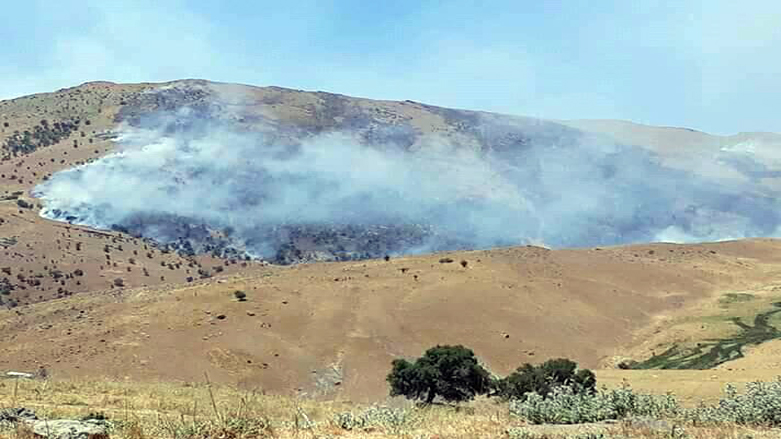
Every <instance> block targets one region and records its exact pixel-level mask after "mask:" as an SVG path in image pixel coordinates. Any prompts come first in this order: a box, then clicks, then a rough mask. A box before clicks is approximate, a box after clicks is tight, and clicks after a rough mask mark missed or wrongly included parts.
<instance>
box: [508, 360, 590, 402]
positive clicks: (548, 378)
mask: <svg viewBox="0 0 781 439" xmlns="http://www.w3.org/2000/svg"><path fill="white" fill-rule="evenodd" d="M577 367H578V365H577V363H575V362H574V361H571V360H568V359H565V358H559V359H553V360H548V361H546V362H544V363H542V364H541V365H539V366H533V365H531V364H524V365H523V366H521V367H519V368H518V369H516V371H515V372H513V373H511V374H510V375H508V376H507V377H506V378H504V379H501V380H499V381H498V382H497V384H496V387H497V388H496V392H495V394H496V395H499V396H501V397H503V398H506V399H523V398H525V395H526V394H527V393H531V392H534V393H537V394H538V395H540V396H542V397H543V398H545V397H547V396H548V394H550V393H551V391H552V390H553V388H554V387H556V386H570V387H571V388H572V390H573V392H574V393H581V392H584V393H593V392H594V391H595V389H596V386H597V380H596V377H595V376H594V373H593V372H591V371H590V370H588V369H581V370H577Z"/></svg>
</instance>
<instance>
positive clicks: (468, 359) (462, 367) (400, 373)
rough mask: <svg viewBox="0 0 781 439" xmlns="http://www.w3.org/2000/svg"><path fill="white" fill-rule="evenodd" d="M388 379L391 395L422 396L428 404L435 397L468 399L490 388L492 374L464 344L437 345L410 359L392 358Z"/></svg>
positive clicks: (448, 399)
mask: <svg viewBox="0 0 781 439" xmlns="http://www.w3.org/2000/svg"><path fill="white" fill-rule="evenodd" d="M392 366H393V368H392V370H391V372H390V374H388V377H387V381H388V383H389V384H390V395H391V396H399V395H403V396H405V397H407V398H408V399H416V400H423V401H425V402H426V403H428V404H430V403H432V402H433V401H434V399H435V398H436V397H441V398H442V399H444V400H445V401H455V402H459V401H468V400H471V399H472V398H474V397H475V396H476V395H481V394H484V393H487V392H488V391H489V390H490V389H491V382H492V381H491V376H490V374H489V373H488V371H486V370H485V369H484V368H483V367H482V366H481V365H480V364H479V362H478V360H477V357H475V354H474V352H472V350H471V349H468V348H465V347H464V346H461V345H457V346H436V347H433V348H431V349H429V350H427V351H426V353H425V354H424V355H423V356H422V357H420V358H418V359H417V360H415V362H414V363H410V362H409V361H407V360H404V359H396V360H393V362H392Z"/></svg>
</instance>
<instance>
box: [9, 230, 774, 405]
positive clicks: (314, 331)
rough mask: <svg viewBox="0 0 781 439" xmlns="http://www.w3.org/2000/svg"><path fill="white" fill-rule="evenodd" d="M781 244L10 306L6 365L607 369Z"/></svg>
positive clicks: (320, 377)
mask: <svg viewBox="0 0 781 439" xmlns="http://www.w3.org/2000/svg"><path fill="white" fill-rule="evenodd" d="M780 246H781V243H779V242H778V241H773V240H755V241H744V242H729V243H720V244H707V245H693V246H677V245H662V244H657V245H647V246H633V247H625V248H606V249H591V250H559V251H550V250H546V249H541V248H535V247H522V248H508V249H496V250H490V251H479V252H467V253H459V254H451V255H436V256H422V257H410V258H400V259H392V260H390V261H388V262H386V261H366V262H357V263H356V262H347V263H322V264H309V265H301V266H295V267H258V268H251V269H248V270H247V271H245V272H243V273H241V274H237V275H226V276H221V277H218V278H214V279H209V280H204V281H198V282H195V283H193V284H191V285H181V286H176V285H169V286H166V287H164V288H159V287H158V288H141V289H115V290H113V291H101V292H94V293H89V294H82V295H79V296H73V297H70V298H67V299H62V300H56V301H50V302H46V303H39V304H36V305H32V306H28V307H24V308H16V309H13V310H5V311H2V312H0V333H2V334H3V338H2V340H1V341H0V349H1V350H2V352H3V353H4V355H3V356H2V359H0V368H2V369H15V370H16V369H21V370H34V369H36V368H37V367H39V366H44V367H46V368H47V369H48V370H49V371H50V372H51V373H53V374H56V375H58V376H62V377H96V376H108V377H113V378H119V379H124V377H130V378H132V379H141V380H157V379H163V380H185V381H198V380H201V379H202V377H203V374H204V372H207V373H208V374H209V376H210V377H212V379H213V380H216V381H219V382H223V383H230V384H238V385H241V386H252V387H255V386H257V387H260V388H262V389H265V390H267V391H271V392H279V393H284V394H290V393H291V392H292V393H296V392H304V393H307V394H309V395H326V396H329V397H332V396H340V397H347V398H352V399H357V400H372V399H376V398H379V397H382V396H383V395H384V394H385V392H386V388H385V383H384V380H383V379H384V375H385V374H386V373H387V370H388V366H389V363H390V360H391V359H393V358H395V357H398V356H416V355H419V354H420V353H421V352H422V351H423V350H425V349H426V348H427V347H430V346H431V345H434V344H437V343H463V344H465V345H467V346H470V347H472V348H474V349H475V351H476V353H477V354H478V355H479V356H480V357H481V358H483V359H485V361H486V363H487V365H488V367H490V369H491V370H493V371H494V372H496V373H499V374H504V373H507V372H508V371H510V370H512V369H513V368H515V367H516V366H518V365H520V364H521V363H523V362H536V361H541V360H544V359H546V358H549V357H556V356H566V357H570V358H574V359H576V360H577V361H579V362H580V363H581V364H583V365H585V366H588V367H596V366H599V365H600V363H601V364H606V363H609V362H610V360H611V359H612V358H613V357H615V356H621V357H626V356H629V355H633V353H638V354H640V353H644V349H645V348H647V346H646V344H647V343H646V342H647V341H648V340H647V339H645V338H644V334H645V332H651V333H656V334H657V335H658V334H660V333H663V332H664V329H665V327H666V326H667V327H669V326H671V325H670V323H669V322H670V321H677V320H676V319H679V318H681V317H686V318H688V319H689V321H691V319H692V318H696V317H697V316H698V315H701V314H702V313H701V311H700V310H702V309H704V308H705V307H707V306H710V304H714V303H718V301H719V299H720V298H721V297H722V295H723V294H724V293H725V292H728V291H746V290H760V289H762V288H766V287H768V286H769V285H772V284H773V283H774V282H775V279H776V277H777V276H776V273H777V272H778V267H779V266H781V265H779V264H781V256H778V255H779V254H781V252H779V247H780ZM447 257H450V258H452V259H454V262H450V263H448V262H445V261H447V259H444V258H447ZM441 260H442V261H443V262H440V261H441ZM461 260H464V261H466V264H465V265H466V266H465V267H464V266H463V265H462V264H460V263H459V262H460V261H461ZM236 290H241V291H244V292H246V294H247V300H246V301H245V302H241V301H237V300H236V299H235V297H234V292H235V291H236ZM768 291H769V290H768ZM768 294H770V293H768ZM660 325H661V326H660ZM673 335H674V336H677V338H679V339H680V338H681V336H682V333H681V332H680V331H679V332H678V333H677V334H673ZM683 335H685V336H686V337H683V338H687V337H688V338H696V337H707V335H708V334H706V333H696V332H694V331H688V332H687V333H686V334H683ZM638 336H640V338H638ZM667 341H668V343H669V341H670V340H667ZM636 358H638V359H641V358H639V357H636Z"/></svg>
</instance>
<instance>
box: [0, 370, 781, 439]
mask: <svg viewBox="0 0 781 439" xmlns="http://www.w3.org/2000/svg"><path fill="white" fill-rule="evenodd" d="M779 389H781V381H778V382H771V383H752V384H749V386H748V387H747V390H746V392H745V393H744V394H739V393H738V392H736V391H734V389H732V390H730V389H728V390H727V394H726V395H725V397H724V398H723V399H722V400H721V401H720V403H719V404H717V405H715V406H709V407H704V406H703V407H693V408H683V407H681V406H680V405H678V403H677V401H675V399H674V398H673V397H671V396H658V395H644V394H638V393H636V392H634V391H632V390H631V388H629V387H628V386H624V387H622V388H619V389H613V390H610V391H608V390H601V391H600V392H597V393H595V394H592V395H587V394H580V395H575V394H573V393H571V392H568V391H567V390H566V387H563V388H560V389H559V390H558V392H557V394H556V396H553V397H549V398H546V399H543V398H536V399H535V398H527V400H526V401H525V402H523V403H511V405H510V407H509V409H508V408H507V406H506V405H505V404H503V403H502V404H501V406H502V407H497V404H496V403H495V402H490V401H488V400H480V401H475V402H473V403H471V404H470V405H469V406H468V407H464V406H460V407H454V406H449V405H429V406H425V407H416V406H413V405H404V406H402V407H394V408H391V407H387V406H380V405H369V406H364V407H362V406H360V405H356V404H351V403H345V402H336V401H315V400H308V399H297V398H289V397H282V396H271V395H264V394H261V393H258V392H251V391H242V390H238V389H235V388H230V387H218V386H211V385H206V384H199V383H187V384H184V385H182V384H173V383H133V382H128V381H124V382H111V381H104V380H89V381H81V382H80V381H59V380H51V379H49V380H46V381H33V380H22V381H18V382H16V383H15V385H13V386H8V385H5V386H0V406H2V407H28V408H31V409H33V410H35V412H36V414H37V415H38V417H39V418H41V419H63V418H65V419H81V420H97V421H100V422H106V423H108V425H109V426H110V434H111V437H116V438H142V437H143V438H157V437H173V438H193V439H195V438H212V437H224V438H250V437H252V438H265V437H269V438H270V437H274V438H280V439H284V438H294V437H313V438H315V437H317V438H335V437H341V438H345V439H349V438H363V437H373V438H378V439H382V438H390V437H404V438H429V439H430V438H435V437H436V438H454V439H474V438H494V437H509V438H518V439H600V438H602V439H618V438H622V439H630V438H631V439H683V438H692V439H693V438H697V439H748V438H752V439H771V438H777V437H778V430H770V429H769V428H770V427H773V426H776V425H779V424H777V417H778V413H779V404H781V392H779ZM497 409H499V410H497ZM534 419H536V420H538V421H539V422H540V423H533V422H532V420H534ZM595 419H603V420H604V419H620V420H619V421H617V422H615V423H611V424H609V423H600V422H590V423H588V424H583V425H577V426H569V427H566V428H565V427H564V426H562V427H556V426H554V425H550V424H548V425H543V424H542V422H557V423H560V422H562V421H586V420H595ZM18 431H19V430H18V426H15V424H14V423H13V422H0V437H19V436H15V435H17V432H18Z"/></svg>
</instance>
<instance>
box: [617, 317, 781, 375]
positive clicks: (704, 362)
mask: <svg viewBox="0 0 781 439" xmlns="http://www.w3.org/2000/svg"><path fill="white" fill-rule="evenodd" d="M772 306H773V308H774V309H771V310H769V311H765V312H763V313H759V314H757V315H756V316H755V317H754V324H753V325H749V324H747V323H745V322H744V321H743V320H742V319H741V318H740V317H732V318H730V319H729V320H730V321H731V322H732V323H734V324H735V325H736V326H737V327H738V329H740V332H739V333H738V334H736V335H734V336H732V337H727V338H724V339H719V340H709V341H707V342H703V343H700V344H698V345H697V346H694V347H691V348H686V349H682V348H681V347H680V346H678V345H673V346H671V347H670V348H669V349H667V350H666V351H664V352H662V353H661V354H658V355H655V356H653V357H651V358H649V359H647V360H645V361H642V362H638V363H634V364H633V365H632V366H631V368H632V369H709V368H712V367H716V366H718V365H719V364H722V363H726V362H727V361H730V360H734V359H737V358H742V357H743V347H744V346H752V345H758V344H760V343H762V342H765V341H768V340H773V339H777V338H781V330H779V329H777V328H776V327H775V326H772V325H771V324H770V318H771V317H772V316H774V315H776V314H778V313H781V302H775V303H773V304H772Z"/></svg>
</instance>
